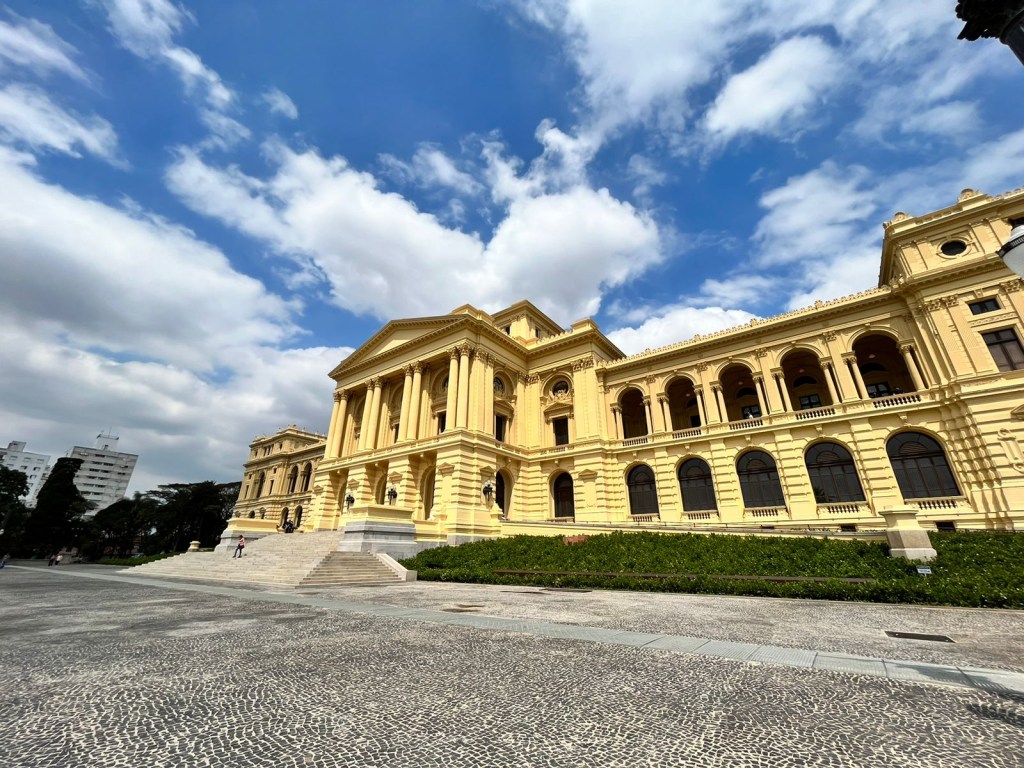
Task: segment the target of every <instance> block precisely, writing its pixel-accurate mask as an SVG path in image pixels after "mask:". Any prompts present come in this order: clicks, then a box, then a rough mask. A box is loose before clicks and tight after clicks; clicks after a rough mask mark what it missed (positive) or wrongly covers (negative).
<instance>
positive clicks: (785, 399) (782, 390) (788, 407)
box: [772, 368, 793, 411]
mask: <svg viewBox="0 0 1024 768" xmlns="http://www.w3.org/2000/svg"><path fill="white" fill-rule="evenodd" d="M772 377H773V378H774V379H775V388H776V389H777V390H779V395H781V396H782V408H783V410H785V411H792V410H793V403H792V402H791V401H790V399H789V390H788V389H786V374H785V373H783V371H782V369H781V368H776V369H775V370H774V371H772Z"/></svg>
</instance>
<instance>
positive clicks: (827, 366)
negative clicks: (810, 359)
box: [820, 360, 842, 405]
mask: <svg viewBox="0 0 1024 768" xmlns="http://www.w3.org/2000/svg"><path fill="white" fill-rule="evenodd" d="M820 362H821V372H822V373H823V374H824V375H825V384H826V385H827V386H828V396H829V397H831V398H832V405H838V404H839V402H840V401H841V399H842V398H840V397H839V393H838V392H836V385H835V382H834V381H832V361H831V360H821V361H820Z"/></svg>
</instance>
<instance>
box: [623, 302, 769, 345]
mask: <svg viewBox="0 0 1024 768" xmlns="http://www.w3.org/2000/svg"><path fill="white" fill-rule="evenodd" d="M755 317H757V316H756V315H752V314H750V313H749V312H744V311H743V310H739V309H723V308H722V307H703V308H699V309H698V308H696V307H688V306H679V305H670V306H666V307H661V308H660V309H658V310H657V311H656V314H654V315H653V316H651V317H649V318H647V319H646V320H644V321H643V323H641V324H640V325H639V326H637V327H635V328H619V329H617V330H614V331H612V332H611V333H609V334H608V338H610V339H611V340H612V343H614V344H615V345H616V346H617V347H619V349H621V350H622V351H623V352H625V353H626V354H627V355H632V354H635V353H637V352H643V351H644V350H645V349H656V348H657V347H663V346H666V345H667V344H675V343H676V342H679V341H684V340H686V339H689V338H692V337H693V336H695V335H697V334H702V335H703V334H706V333H714V332H715V331H721V330H725V329H726V328H733V327H735V326H738V325H743V324H744V323H749V322H750V321H751V320H752V319H754V318H755Z"/></svg>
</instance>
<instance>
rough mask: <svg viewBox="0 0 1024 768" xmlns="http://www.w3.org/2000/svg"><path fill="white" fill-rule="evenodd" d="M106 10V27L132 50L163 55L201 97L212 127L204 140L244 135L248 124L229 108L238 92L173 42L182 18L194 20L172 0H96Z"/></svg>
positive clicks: (224, 143)
mask: <svg viewBox="0 0 1024 768" xmlns="http://www.w3.org/2000/svg"><path fill="white" fill-rule="evenodd" d="M100 2H101V3H102V4H103V7H104V8H105V9H106V11H107V18H108V20H109V22H110V31H111V33H112V34H113V35H114V37H115V38H116V39H117V41H118V42H119V43H120V44H121V45H122V46H123V47H124V48H126V49H127V50H129V51H131V52H132V53H134V54H135V55H136V56H139V57H140V58H144V59H150V60H154V61H162V62H164V63H166V64H167V65H169V66H170V68H171V69H172V70H174V71H175V72H176V73H177V74H178V77H179V78H181V81H182V84H183V85H184V86H185V90H186V91H187V92H188V93H190V94H196V95H198V97H199V98H200V99H201V100H202V101H203V102H205V107H203V108H202V109H201V110H200V119H201V120H202V122H203V124H204V125H205V126H206V127H207V128H209V129H210V130H211V131H212V132H213V139H212V140H211V141H207V142H206V144H205V146H207V147H210V146H217V147H221V148H227V147H231V146H233V145H234V144H236V143H237V142H238V141H240V140H241V139H242V138H245V137H247V136H248V129H246V128H244V127H243V126H242V125H241V124H240V123H239V122H238V121H236V120H235V119H233V118H231V117H229V116H228V115H227V112H228V111H229V110H230V109H231V108H232V107H233V106H234V105H235V103H236V102H237V98H236V96H235V93H234V91H232V90H231V89H230V88H229V87H228V86H227V85H225V84H224V81H223V80H222V79H221V77H220V75H219V74H217V72H215V71H214V70H212V69H210V68H209V67H208V66H206V65H205V64H204V63H203V60H202V59H201V58H200V56H199V55H198V54H197V53H195V52H194V51H191V50H189V49H188V48H184V47H182V46H179V45H175V44H174V37H175V35H177V34H178V33H179V32H180V31H181V30H182V28H183V27H184V25H185V23H186V22H189V21H193V18H192V16H191V15H189V14H188V13H187V12H186V11H185V10H184V9H183V8H181V7H179V6H177V5H175V4H174V3H173V2H171V1H170V0H100Z"/></svg>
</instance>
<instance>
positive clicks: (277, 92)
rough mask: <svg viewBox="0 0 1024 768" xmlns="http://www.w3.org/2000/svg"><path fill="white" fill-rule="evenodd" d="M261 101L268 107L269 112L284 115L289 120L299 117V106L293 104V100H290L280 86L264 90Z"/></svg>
mask: <svg viewBox="0 0 1024 768" xmlns="http://www.w3.org/2000/svg"><path fill="white" fill-rule="evenodd" d="M263 101H264V103H265V104H266V105H267V106H269V107H270V111H271V112H274V113H276V114H279V115H284V116H285V117H287V118H289V119H290V120H296V119H298V117H299V108H298V107H296V106H295V102H294V101H292V100H291V98H290V97H289V96H288V94H287V93H285V92H284V91H282V90H281V89H280V88H271V89H270V90H268V91H264V92H263Z"/></svg>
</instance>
